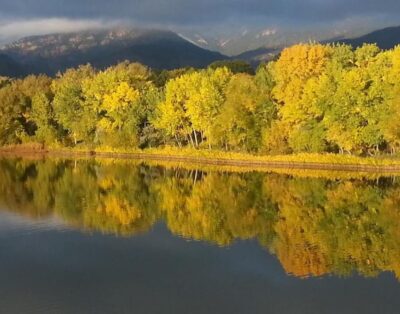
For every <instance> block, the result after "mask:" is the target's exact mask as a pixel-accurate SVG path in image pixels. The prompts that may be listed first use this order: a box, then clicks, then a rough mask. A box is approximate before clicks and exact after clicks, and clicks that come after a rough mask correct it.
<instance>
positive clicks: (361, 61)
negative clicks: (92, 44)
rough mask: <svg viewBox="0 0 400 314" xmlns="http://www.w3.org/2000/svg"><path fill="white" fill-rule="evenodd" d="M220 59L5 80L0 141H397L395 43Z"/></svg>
mask: <svg viewBox="0 0 400 314" xmlns="http://www.w3.org/2000/svg"><path fill="white" fill-rule="evenodd" d="M226 65H228V66H229V67H230V68H231V69H233V70H234V69H235V68H234V67H232V64H229V63H227V64H226ZM229 67H225V66H224V64H223V63H220V64H217V65H214V66H213V67H210V68H208V69H205V70H194V69H191V68H186V69H178V70H173V71H163V72H161V73H160V72H157V73H156V72H153V71H151V70H150V69H149V68H147V67H145V66H143V65H141V64H138V63H127V62H126V63H121V64H119V65H117V66H113V67H109V68H107V69H106V70H103V71H98V70H96V69H94V68H93V67H92V66H90V65H85V66H80V67H78V68H71V69H68V70H67V71H65V72H64V73H62V74H59V75H58V76H57V77H56V78H54V79H52V78H49V77H47V76H44V75H40V76H28V77H26V78H24V79H9V80H6V79H3V80H2V82H3V83H2V84H1V86H2V88H1V89H0V143H1V144H2V145H9V144H20V143H30V142H37V143H42V144H43V145H45V146H48V147H60V146H67V147H82V148H87V149H95V148H100V147H101V148H103V149H107V148H109V149H128V150H129V149H132V150H133V149H136V148H146V147H161V146H166V145H174V146H179V147H184V146H191V147H194V148H204V149H210V148H211V149H218V150H227V151H244V152H252V153H263V154H277V153H285V154H289V153H297V152H333V153H339V152H342V153H343V152H347V153H351V154H358V155H375V154H378V153H393V152H396V151H397V150H398V148H399V145H400V106H399V101H400V81H399V75H400V47H397V48H395V49H393V50H388V51H382V50H380V49H379V48H378V47H377V46H376V45H371V44H370V45H364V46H362V47H360V48H358V49H356V50H353V49H352V48H351V47H350V46H346V45H321V44H300V45H296V46H293V47H290V48H287V49H285V50H284V51H283V52H282V54H281V56H280V58H279V59H278V60H277V61H275V62H270V63H268V64H264V65H262V66H260V67H259V69H258V70H257V72H256V73H255V75H252V74H248V73H241V72H245V71H240V70H234V71H233V72H232V71H231V70H230V69H229ZM239 69H240V67H239Z"/></svg>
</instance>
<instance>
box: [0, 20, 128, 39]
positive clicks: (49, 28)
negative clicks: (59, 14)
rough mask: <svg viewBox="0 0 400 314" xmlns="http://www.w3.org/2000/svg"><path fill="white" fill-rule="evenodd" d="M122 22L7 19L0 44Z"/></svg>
mask: <svg viewBox="0 0 400 314" xmlns="http://www.w3.org/2000/svg"><path fill="white" fill-rule="evenodd" d="M121 23H122V22H120V21H103V20H89V19H68V18H42V19H29V20H18V19H17V20H13V21H5V22H2V23H0V44H2V43H6V42H9V41H12V40H14V39H16V38H20V37H25V36H31V35H42V34H48V33H61V32H75V31H80V30H86V29H100V28H107V27H113V26H115V25H120V24H121Z"/></svg>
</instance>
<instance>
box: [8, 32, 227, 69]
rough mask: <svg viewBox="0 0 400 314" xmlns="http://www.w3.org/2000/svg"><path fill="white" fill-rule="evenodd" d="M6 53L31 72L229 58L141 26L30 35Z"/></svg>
mask: <svg viewBox="0 0 400 314" xmlns="http://www.w3.org/2000/svg"><path fill="white" fill-rule="evenodd" d="M3 53H5V54H8V55H10V56H12V57H13V58H14V59H15V60H17V61H18V62H19V63H21V64H22V65H23V66H25V67H27V68H29V69H30V70H29V71H30V72H33V73H39V72H44V73H48V74H55V73H57V72H58V71H63V70H65V69H66V68H69V67H76V66H78V65H80V64H85V63H91V64H92V65H93V66H95V67H98V68H104V67H107V66H110V65H113V64H115V63H118V62H120V61H124V60H129V61H137V62H141V63H143V64H145V65H148V66H150V67H152V68H157V69H173V68H178V67H185V66H193V67H204V66H207V65H208V64H210V63H212V62H214V61H216V60H223V59H226V58H227V57H225V56H224V55H222V54H220V53H217V52H212V51H208V50H206V49H202V48H200V47H198V46H196V45H194V44H192V43H190V42H188V41H186V40H185V39H183V38H181V37H180V36H178V35H177V34H175V33H173V32H170V31H159V30H141V29H115V30H103V31H86V32H78V33H69V34H52V35H44V36H34V37H28V38H24V39H21V40H19V41H17V42H15V43H12V44H10V45H8V46H6V47H5V48H4V49H3Z"/></svg>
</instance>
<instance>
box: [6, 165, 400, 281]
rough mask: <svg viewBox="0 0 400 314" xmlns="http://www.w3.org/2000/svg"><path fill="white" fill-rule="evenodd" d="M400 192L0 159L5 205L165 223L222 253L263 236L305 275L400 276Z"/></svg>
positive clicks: (106, 220)
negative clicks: (235, 244)
mask: <svg viewBox="0 0 400 314" xmlns="http://www.w3.org/2000/svg"><path fill="white" fill-rule="evenodd" d="M399 192H400V185H398V184H396V183H393V182H391V181H383V182H381V183H377V182H375V181H371V182H368V181H365V180H361V179H357V180H329V179H317V178H315V179H306V178H300V177H291V176H287V175H273V174H270V175H265V174H261V173H219V172H207V173H204V172H199V171H185V170H182V169H174V168H170V169H165V168H162V167H148V166H145V165H142V164H137V163H133V162H128V161H125V162H123V161H120V162H119V161H101V162H94V161H85V160H79V161H78V162H73V161H64V160H50V159H49V160H40V161H28V160H21V159H12V160H11V159H8V160H7V159H3V160H0V205H1V207H2V208H7V209H9V210H12V211H14V212H16V213H19V214H22V215H27V216H29V217H37V218H41V217H46V216H51V215H56V216H57V217H59V218H61V219H63V220H64V221H65V222H66V223H67V224H69V225H71V226H74V227H76V228H79V229H83V230H86V231H100V232H103V233H107V234H115V235H123V236H128V235H133V234H136V233H140V232H146V231H148V230H149V229H151V227H152V226H153V225H154V224H155V223H156V222H157V221H165V223H166V225H167V226H168V228H169V230H170V231H171V232H172V233H174V234H177V235H180V236H183V237H185V238H189V239H195V240H202V241H209V242H211V243H215V244H218V245H221V246H226V245H230V244H232V243H233V242H234V241H236V240H239V239H241V240H246V239H257V240H258V241H259V242H260V243H261V244H262V246H264V247H266V248H267V249H268V250H269V251H271V252H272V253H274V254H276V256H277V257H278V258H279V260H280V261H281V263H282V266H283V267H284V269H285V270H286V271H287V272H288V273H291V274H293V275H295V276H298V277H307V276H321V275H324V274H328V273H333V274H338V275H343V276H346V275H349V274H351V273H353V272H358V273H360V274H362V275H364V276H376V275H377V274H379V273H380V272H382V271H393V272H395V273H396V275H397V276H398V277H400V227H399V222H400V196H399V195H400V193H399Z"/></svg>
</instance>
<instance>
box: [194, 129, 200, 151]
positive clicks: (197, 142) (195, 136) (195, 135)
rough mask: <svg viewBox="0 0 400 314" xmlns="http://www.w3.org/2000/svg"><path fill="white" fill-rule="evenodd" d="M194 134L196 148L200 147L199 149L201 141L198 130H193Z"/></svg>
mask: <svg viewBox="0 0 400 314" xmlns="http://www.w3.org/2000/svg"><path fill="white" fill-rule="evenodd" d="M193 133H194V140H195V142H196V148H198V147H199V141H198V139H197V132H196V130H193Z"/></svg>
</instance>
